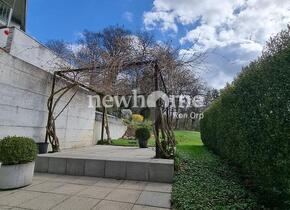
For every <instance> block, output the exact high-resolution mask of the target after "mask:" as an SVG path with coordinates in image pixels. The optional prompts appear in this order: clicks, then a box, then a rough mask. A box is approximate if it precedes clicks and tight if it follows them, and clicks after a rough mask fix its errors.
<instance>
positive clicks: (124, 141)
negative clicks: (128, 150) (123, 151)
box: [112, 137, 155, 147]
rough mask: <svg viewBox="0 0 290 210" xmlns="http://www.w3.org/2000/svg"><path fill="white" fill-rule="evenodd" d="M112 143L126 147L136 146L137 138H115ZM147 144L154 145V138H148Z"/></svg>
mask: <svg viewBox="0 0 290 210" xmlns="http://www.w3.org/2000/svg"><path fill="white" fill-rule="evenodd" d="M112 145H115V146H126V147H138V140H136V139H123V138H120V139H116V140H113V141H112ZM148 146H149V147H154V146H155V140H154V138H152V137H151V138H150V139H149V140H148Z"/></svg>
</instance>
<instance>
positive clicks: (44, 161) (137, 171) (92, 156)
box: [35, 145, 174, 183]
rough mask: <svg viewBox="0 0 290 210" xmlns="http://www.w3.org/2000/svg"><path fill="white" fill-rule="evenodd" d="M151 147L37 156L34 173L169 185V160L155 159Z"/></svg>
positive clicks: (99, 147)
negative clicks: (165, 183)
mask: <svg viewBox="0 0 290 210" xmlns="http://www.w3.org/2000/svg"><path fill="white" fill-rule="evenodd" d="M154 155H155V151H154V148H145V149H140V148H137V147H122V146H103V145H97V146H92V147H84V148H78V149H68V150H64V151H62V152H59V153H51V154H44V155H39V156H38V158H37V161H36V169H35V171H36V172H42V173H52V174H63V175H75V176H91V177H106V178H115V179H125V180H138V181H152V182H167V183H170V182H172V178H173V172H174V166H173V160H165V159H155V158H154Z"/></svg>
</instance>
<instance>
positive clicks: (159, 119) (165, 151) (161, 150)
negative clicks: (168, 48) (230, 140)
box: [45, 60, 175, 158]
mask: <svg viewBox="0 0 290 210" xmlns="http://www.w3.org/2000/svg"><path fill="white" fill-rule="evenodd" d="M142 66H149V67H150V68H152V69H153V70H154V74H153V75H154V81H153V83H154V90H155V91H159V90H161V88H163V91H164V92H165V93H166V94H168V93H167V88H166V84H165V81H164V78H163V76H162V73H161V71H160V69H159V66H158V61H156V60H149V61H140V62H128V63H125V64H124V68H133V67H134V68H138V67H142ZM102 68H105V67H104V66H98V67H90V68H78V69H67V70H60V71H55V72H54V74H53V80H52V88H51V94H50V97H49V98H48V101H47V107H48V120H47V126H46V136H45V142H46V143H48V142H50V144H51V146H52V149H53V152H58V151H59V140H58V137H57V135H56V126H55V121H56V119H57V118H58V117H59V116H60V114H61V113H62V112H63V111H64V110H65V108H66V107H67V106H68V105H69V103H70V102H71V101H72V99H73V98H74V96H75V95H76V93H77V90H76V91H75V92H74V94H73V95H72V96H71V97H70V99H69V100H68V102H67V103H66V104H65V106H64V107H63V108H62V109H61V111H60V112H59V113H58V114H56V115H55V108H56V105H57V102H59V100H60V99H61V97H62V96H64V95H65V94H66V93H67V92H68V91H70V90H72V89H73V88H76V89H78V88H82V89H85V90H87V91H90V92H93V93H95V94H97V95H99V96H100V97H104V96H105V94H104V93H102V92H100V91H98V90H96V89H95V88H94V87H93V86H92V85H90V84H88V83H84V82H81V81H78V80H77V79H76V78H75V77H72V75H77V74H79V73H83V72H86V73H87V74H89V75H90V74H91V75H93V74H94V73H96V70H98V69H102ZM57 79H61V80H63V81H65V83H66V84H67V85H66V86H65V87H61V88H59V89H56V82H57ZM124 96H125V95H124ZM162 105H163V101H162V100H161V99H159V100H157V101H156V107H155V108H154V113H155V119H154V124H153V133H154V136H155V143H156V144H155V145H156V158H172V157H173V156H174V155H175V137H174V133H173V129H172V126H171V121H170V117H169V108H170V107H169V106H168V107H165V108H164V107H163V106H162ZM105 113H106V107H104V106H103V109H102V129H101V140H102V141H103V140H104V127H105Z"/></svg>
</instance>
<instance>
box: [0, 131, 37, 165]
mask: <svg viewBox="0 0 290 210" xmlns="http://www.w3.org/2000/svg"><path fill="white" fill-rule="evenodd" d="M36 155H37V146H36V144H35V142H34V141H33V139H30V138H26V137H17V136H12V137H10V136H8V137H5V138H4V139H2V140H0V162H2V164H3V165H15V164H22V163H28V162H31V161H33V160H35V159H36Z"/></svg>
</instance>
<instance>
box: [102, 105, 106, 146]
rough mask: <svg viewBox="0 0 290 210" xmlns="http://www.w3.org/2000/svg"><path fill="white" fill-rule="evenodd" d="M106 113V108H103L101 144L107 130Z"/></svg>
mask: <svg viewBox="0 0 290 210" xmlns="http://www.w3.org/2000/svg"><path fill="white" fill-rule="evenodd" d="M105 112H106V107H105V106H103V111H102V113H103V115H102V133H101V142H102V143H103V142H104V128H105Z"/></svg>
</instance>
